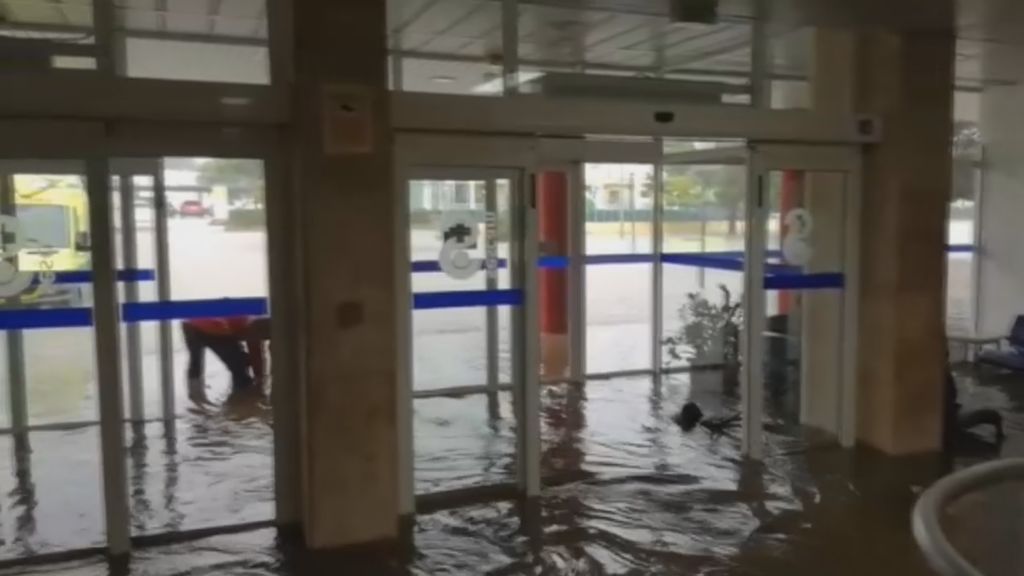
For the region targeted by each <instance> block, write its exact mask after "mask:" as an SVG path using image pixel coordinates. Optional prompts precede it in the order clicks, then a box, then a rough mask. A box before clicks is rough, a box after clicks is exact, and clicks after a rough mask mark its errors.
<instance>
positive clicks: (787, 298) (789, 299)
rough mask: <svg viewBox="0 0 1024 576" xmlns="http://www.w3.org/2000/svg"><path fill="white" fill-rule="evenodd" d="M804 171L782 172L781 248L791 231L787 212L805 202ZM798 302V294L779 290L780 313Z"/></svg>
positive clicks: (790, 309) (780, 208)
mask: <svg viewBox="0 0 1024 576" xmlns="http://www.w3.org/2000/svg"><path fill="white" fill-rule="evenodd" d="M803 196H804V173H803V172H802V171H800V170H786V171H785V172H783V173H782V195H781V197H780V198H779V246H778V247H779V249H781V248H782V239H783V238H785V237H786V233H787V232H788V231H789V230H788V227H787V226H786V214H788V213H789V211H790V210H792V209H794V208H799V207H801V206H803V203H804V198H803ZM795 303H796V294H795V293H793V292H790V291H788V290H780V291H779V314H789V313H790V312H792V311H793V307H794V305H795Z"/></svg>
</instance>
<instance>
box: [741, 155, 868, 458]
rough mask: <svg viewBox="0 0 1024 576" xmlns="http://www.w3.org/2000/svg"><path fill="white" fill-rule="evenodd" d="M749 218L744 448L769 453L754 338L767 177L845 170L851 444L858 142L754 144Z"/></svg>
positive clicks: (759, 323)
mask: <svg viewBox="0 0 1024 576" xmlns="http://www.w3.org/2000/svg"><path fill="white" fill-rule="evenodd" d="M747 155H748V156H747V158H748V164H747V165H748V173H747V174H748V180H747V199H746V204H747V217H746V232H745V235H746V239H745V253H746V257H745V259H744V262H745V264H744V309H745V314H744V327H743V334H744V336H745V337H744V338H743V339H742V340H743V343H742V347H743V350H742V354H743V357H744V358H747V359H749V360H747V361H744V363H743V370H742V379H741V396H742V399H743V452H744V453H745V454H747V455H749V456H750V457H752V458H755V459H760V458H763V456H764V441H763V433H762V429H763V422H764V374H763V371H764V368H763V359H764V352H765V347H764V339H763V338H760V337H751V335H757V334H762V333H763V332H764V329H765V288H764V281H763V279H764V272H765V266H764V263H765V235H764V230H765V229H766V228H765V226H766V224H767V217H768V210H767V207H766V206H765V205H764V193H765V179H766V176H767V175H768V173H769V172H772V171H780V170H799V171H807V172H837V173H844V174H846V186H845V188H844V190H843V194H844V202H843V204H844V213H845V221H846V222H845V229H844V231H843V244H844V246H843V268H844V269H843V274H844V277H845V282H844V287H843V307H842V340H843V341H842V343H841V350H840V358H841V370H840V384H839V389H840V392H839V402H840V406H839V411H838V412H839V413H838V416H839V421H838V422H837V439H838V441H839V444H840V445H841V446H843V447H847V448H848V447H852V446H853V445H854V444H855V442H856V436H857V418H856V415H857V406H856V399H857V398H856V396H857V375H858V372H857V364H858V358H857V342H858V337H859V325H858V310H859V299H860V292H859V289H860V231H861V226H860V221H861V197H862V173H861V170H862V155H861V147H860V146H858V145H788V144H770V143H757V142H752V143H750V144H749V145H748V151H747Z"/></svg>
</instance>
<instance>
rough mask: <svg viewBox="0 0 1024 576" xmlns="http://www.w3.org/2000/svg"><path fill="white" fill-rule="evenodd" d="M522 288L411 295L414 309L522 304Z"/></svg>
mask: <svg viewBox="0 0 1024 576" xmlns="http://www.w3.org/2000/svg"><path fill="white" fill-rule="evenodd" d="M522 305H523V291H522V290H468V291H464V292H420V293H419V294H413V295H412V307H413V309H415V310H439V309H443V308H478V307H483V306H522Z"/></svg>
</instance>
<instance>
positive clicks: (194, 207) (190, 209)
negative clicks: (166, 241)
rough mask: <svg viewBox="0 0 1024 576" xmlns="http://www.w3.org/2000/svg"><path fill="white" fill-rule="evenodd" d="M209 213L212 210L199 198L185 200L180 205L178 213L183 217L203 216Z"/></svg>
mask: <svg viewBox="0 0 1024 576" xmlns="http://www.w3.org/2000/svg"><path fill="white" fill-rule="evenodd" d="M209 214H210V211H209V210H207V209H206V206H203V203H202V202H200V201H198V200H185V201H184V202H182V203H181V206H179V207H178V215H179V216H181V217H182V218H202V217H205V216H209Z"/></svg>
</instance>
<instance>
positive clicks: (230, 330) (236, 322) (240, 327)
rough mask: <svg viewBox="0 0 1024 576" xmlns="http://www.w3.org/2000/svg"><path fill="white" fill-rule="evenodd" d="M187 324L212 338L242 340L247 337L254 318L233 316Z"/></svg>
mask: <svg viewBox="0 0 1024 576" xmlns="http://www.w3.org/2000/svg"><path fill="white" fill-rule="evenodd" d="M185 323H186V324H188V325H189V326H191V327H193V328H195V329H196V330H199V331H200V332H203V333H205V334H210V335H212V336H236V337H238V338H241V337H243V336H244V335H245V333H246V330H247V329H248V328H249V324H250V323H252V318H250V317H249V316H232V317H230V318H193V319H191V320H186V321H185Z"/></svg>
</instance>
